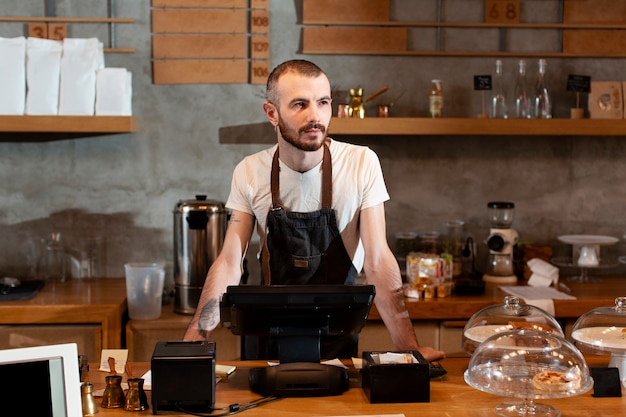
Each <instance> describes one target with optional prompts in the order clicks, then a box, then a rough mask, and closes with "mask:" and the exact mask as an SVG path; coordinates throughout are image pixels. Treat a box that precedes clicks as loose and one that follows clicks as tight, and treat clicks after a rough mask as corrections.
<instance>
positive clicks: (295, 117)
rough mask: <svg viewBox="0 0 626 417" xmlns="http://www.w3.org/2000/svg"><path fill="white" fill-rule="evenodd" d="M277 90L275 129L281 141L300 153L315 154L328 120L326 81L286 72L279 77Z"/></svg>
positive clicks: (321, 78) (328, 88)
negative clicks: (301, 151) (281, 138)
mask: <svg viewBox="0 0 626 417" xmlns="http://www.w3.org/2000/svg"><path fill="white" fill-rule="evenodd" d="M277 90H278V97H279V103H278V107H277V118H278V129H279V131H280V134H281V136H282V137H283V139H285V141H287V142H288V143H290V144H291V145H293V146H294V147H296V148H298V149H300V150H303V151H316V150H318V149H319V148H320V147H321V146H322V144H323V143H324V140H325V139H326V131H327V129H328V124H329V123H330V118H331V116H332V108H331V97H330V83H329V82H328V78H326V76H325V75H323V74H322V75H320V76H319V77H316V78H311V77H305V76H302V75H300V74H297V73H294V72H288V73H286V74H283V75H282V76H281V77H280V79H279V82H278V89H277Z"/></svg>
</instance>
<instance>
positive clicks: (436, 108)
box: [429, 80, 443, 117]
mask: <svg viewBox="0 0 626 417" xmlns="http://www.w3.org/2000/svg"><path fill="white" fill-rule="evenodd" d="M429 104H430V106H429V107H430V117H443V87H442V84H441V80H431V82H430V97H429Z"/></svg>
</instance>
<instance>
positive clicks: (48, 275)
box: [39, 232, 66, 282]
mask: <svg viewBox="0 0 626 417" xmlns="http://www.w3.org/2000/svg"><path fill="white" fill-rule="evenodd" d="M39 269H40V270H39V273H40V274H41V276H42V277H43V278H44V279H46V280H47V281H56V282H64V281H65V278H66V275H65V273H66V271H65V249H64V248H63V244H62V243H61V233H58V232H55V233H52V234H51V235H50V239H48V240H47V241H45V247H44V253H43V254H42V257H41V260H40V265H39Z"/></svg>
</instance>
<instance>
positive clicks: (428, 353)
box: [417, 346, 446, 362]
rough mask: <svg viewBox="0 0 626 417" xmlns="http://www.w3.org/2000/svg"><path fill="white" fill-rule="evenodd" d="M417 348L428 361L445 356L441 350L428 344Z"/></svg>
mask: <svg viewBox="0 0 626 417" xmlns="http://www.w3.org/2000/svg"><path fill="white" fill-rule="evenodd" d="M417 350H418V352H419V353H421V354H422V356H423V357H424V359H426V360H427V361H428V362H432V361H436V360H439V359H443V358H445V357H446V354H445V353H444V352H443V351H441V350H435V349H433V348H431V347H429V346H423V347H420V348H418V349H417Z"/></svg>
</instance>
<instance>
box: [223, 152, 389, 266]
mask: <svg viewBox="0 0 626 417" xmlns="http://www.w3.org/2000/svg"><path fill="white" fill-rule="evenodd" d="M277 146H278V145H274V146H273V147H271V148H269V149H266V150H263V151H261V152H258V153H256V154H253V155H250V156H248V157H246V158H244V159H243V160H242V161H241V162H240V163H239V164H238V165H237V166H236V167H235V170H234V172H233V181H232V184H231V190H230V195H229V196H228V201H227V202H226V207H228V208H229V209H232V210H237V211H242V212H244V213H248V214H252V215H254V216H255V218H256V221H257V232H258V233H259V236H260V239H261V242H263V241H264V240H265V223H266V220H267V213H268V211H269V208H270V206H271V204H272V195H271V187H270V178H271V170H272V158H273V157H274V152H275V151H276V147H277ZM330 154H331V157H332V162H333V203H332V208H333V209H334V210H335V213H336V216H337V223H338V227H339V231H340V232H341V237H342V239H343V243H344V245H345V247H346V250H347V252H348V254H349V255H350V257H351V258H352V263H353V264H354V266H355V268H356V270H357V271H360V270H361V269H362V267H363V257H364V251H363V246H362V244H361V239H360V234H359V233H360V232H359V212H360V211H361V210H363V209H366V208H369V207H373V206H375V205H377V204H380V203H383V202H385V201H387V200H389V194H388V193H387V187H386V186H385V181H384V178H383V173H382V169H381V167H380V161H379V160H378V156H377V155H376V154H375V153H374V151H372V150H371V149H369V148H368V147H366V146H358V145H353V144H349V143H344V142H338V141H336V140H331V141H330ZM279 166H280V198H281V202H282V204H283V206H284V207H285V209H286V210H289V211H296V212H303V213H307V212H311V211H315V210H319V209H320V208H321V191H322V190H321V187H322V185H321V184H322V175H321V174H322V163H321V162H320V163H319V164H318V165H316V166H315V167H313V168H312V169H310V170H309V171H307V172H304V173H300V172H296V171H293V170H292V169H290V168H289V167H287V166H286V165H284V164H283V163H282V162H280V161H279Z"/></svg>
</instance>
